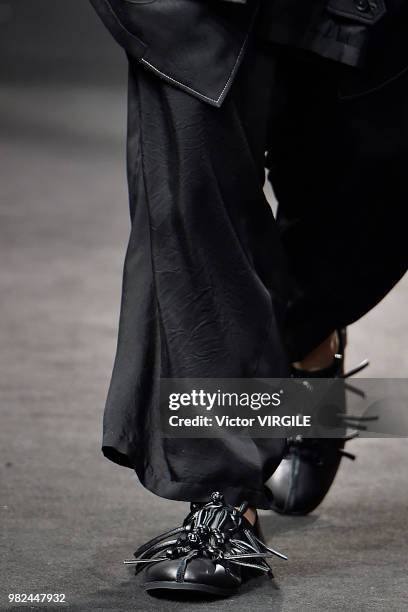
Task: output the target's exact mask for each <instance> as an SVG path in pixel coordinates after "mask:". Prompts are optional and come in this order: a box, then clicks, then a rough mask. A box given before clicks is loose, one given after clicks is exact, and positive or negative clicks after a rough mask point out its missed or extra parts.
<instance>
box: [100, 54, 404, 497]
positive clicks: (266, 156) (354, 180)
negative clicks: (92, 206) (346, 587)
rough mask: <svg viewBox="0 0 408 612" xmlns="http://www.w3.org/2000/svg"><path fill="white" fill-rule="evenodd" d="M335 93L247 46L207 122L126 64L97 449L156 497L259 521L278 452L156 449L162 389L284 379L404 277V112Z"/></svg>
mask: <svg viewBox="0 0 408 612" xmlns="http://www.w3.org/2000/svg"><path fill="white" fill-rule="evenodd" d="M337 84H338V83H337V74H336V71H334V70H333V68H332V65H328V64H327V63H324V62H323V61H317V60H314V61H311V60H309V59H307V58H306V57H293V56H289V55H288V54H285V53H282V52H278V51H277V50H276V49H273V48H266V47H262V46H260V44H258V43H256V42H253V43H252V45H251V46H250V47H249V49H248V51H247V55H246V58H245V59H244V62H243V64H242V66H241V68H240V71H239V73H238V76H237V79H236V82H235V83H234V86H233V88H232V90H231V92H230V94H229V95H228V97H227V99H226V100H225V103H224V104H223V106H222V107H221V108H219V109H217V108H213V107H211V106H208V105H207V104H205V103H203V102H201V101H199V100H197V99H195V98H193V97H191V96H189V95H187V94H186V93H184V92H182V91H180V90H178V89H176V88H174V87H172V86H170V85H168V84H167V83H165V82H163V81H161V80H159V79H158V78H157V77H156V76H155V75H152V74H150V73H148V72H147V71H145V70H143V69H142V68H141V67H139V65H137V64H136V63H134V62H133V61H130V64H129V113H128V179H129V193H130V215H131V223H132V227H131V234H130V240H129V245H128V249H127V253H126V258H125V265H124V277H123V294H122V304H121V315H120V324H119V337H118V346H117V353H116V359H115V364H114V369H113V375H112V380H111V384H110V388H109V393H108V398H107V403H106V408H105V415H104V435H103V452H104V453H105V455H106V456H107V457H108V458H109V459H111V460H113V461H115V462H117V463H119V464H121V465H124V466H127V467H131V468H133V469H135V471H136V473H137V475H138V477H139V479H140V481H141V482H142V483H143V485H145V486H146V487H147V488H148V489H150V490H151V491H153V492H154V493H156V494H158V495H160V496H163V497H167V498H170V499H178V500H186V501H187V500H188V501H200V500H204V499H207V498H208V496H209V494H210V493H211V492H212V491H214V490H222V491H223V492H224V494H225V495H226V498H227V501H228V502H230V503H233V504H237V503H238V502H240V501H242V500H243V499H246V500H248V501H249V502H250V503H251V504H252V505H254V506H257V507H259V508H262V507H263V508H266V507H267V506H268V500H267V497H266V495H265V487H264V483H265V481H266V480H267V479H268V478H269V477H270V475H271V474H272V473H273V471H274V470H275V469H276V467H277V466H278V464H279V463H280V461H281V459H282V454H283V452H284V440H282V439H270V440H265V439H263V440H259V439H251V438H243V437H238V436H235V435H231V436H229V435H228V434H226V437H225V438H222V439H220V438H216V439H192V440H187V439H169V438H163V437H162V436H161V435H160V413H159V382H160V378H161V377H162V378H239V377H244V378H252V377H261V378H273V377H284V376H287V375H288V374H289V364H290V362H291V360H293V359H299V358H301V357H303V356H304V355H306V354H307V352H308V351H310V350H311V349H312V348H314V347H315V346H317V345H318V344H319V343H320V342H321V341H322V340H323V339H324V338H325V337H326V336H327V335H328V334H329V333H330V332H331V331H332V330H333V329H335V328H337V327H341V326H345V325H347V324H348V323H351V322H352V321H354V320H356V319H357V318H358V317H360V316H361V315H362V314H364V313H365V312H367V311H368V310H369V309H370V308H371V307H373V306H374V304H375V303H377V302H378V301H379V300H380V299H381V298H382V297H383V296H384V295H385V293H387V291H389V289H390V288H391V287H392V286H393V284H395V282H396V281H397V280H398V279H399V278H400V277H401V276H402V274H403V273H404V271H405V269H406V264H407V261H406V253H405V250H406V249H405V248H404V247H403V244H404V235H403V234H404V232H403V231H402V229H401V225H400V223H401V224H402V223H403V222H404V220H406V212H405V209H406V206H405V197H404V196H405V191H404V188H403V186H402V185H400V182H399V181H403V180H405V175H404V170H403V167H405V161H406V153H407V145H406V144H405V143H404V142H403V140H402V139H401V138H400V137H398V138H397V133H396V130H397V129H399V128H400V127H401V125H402V123H403V125H404V128H405V133H406V134H407V132H408V124H407V121H408V111H406V110H405V107H404V106H403V104H402V103H401V102H400V101H399V102H398V105H399V117H398V118H397V117H395V116H389V114H388V115H384V114H383V110H384V109H382V110H381V109H379V108H378V105H380V106H381V104H384V105H387V104H388V102H387V100H386V99H384V101H383V102H381V96H382V95H383V94H381V93H380V94H379V95H377V96H376V99H374V98H375V96H374V97H373V96H372V97H371V98H367V99H368V102H367V99H366V102H365V103H364V102H361V101H357V102H354V103H345V102H343V101H342V100H341V99H340V98H339V95H338V88H337ZM396 86H397V87H398V86H399V85H398V84H397V85H396ZM383 93H384V92H383ZM385 98H386V96H385ZM406 98H407V96H406ZM401 122H402V123H401ZM397 143H398V144H397ZM265 166H267V167H268V168H269V176H270V179H271V181H272V184H273V187H274V189H275V193H276V195H277V197H278V200H279V214H278V218H277V220H275V219H274V216H273V214H272V212H271V209H270V207H269V205H268V203H267V201H266V199H265V196H264V193H263V185H264V177H265ZM396 181H397V185H396V184H395V183H396ZM400 187H401V189H400ZM394 189H395V191H394ZM390 233H391V234H392V238H391V235H390Z"/></svg>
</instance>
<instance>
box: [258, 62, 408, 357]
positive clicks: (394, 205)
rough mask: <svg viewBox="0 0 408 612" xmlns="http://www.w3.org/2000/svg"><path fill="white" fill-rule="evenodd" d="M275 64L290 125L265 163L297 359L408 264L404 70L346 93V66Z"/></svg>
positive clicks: (367, 304)
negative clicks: (351, 95) (288, 282)
mask: <svg viewBox="0 0 408 612" xmlns="http://www.w3.org/2000/svg"><path fill="white" fill-rule="evenodd" d="M281 71H283V72H285V74H286V75H287V76H286V77H283V75H282V73H281V76H282V78H287V90H288V99H287V115H286V117H287V118H288V122H287V123H286V126H284V125H281V128H282V130H283V132H282V135H281V145H282V147H281V148H280V149H278V153H277V155H276V157H275V156H273V155H271V156H270V162H271V178H272V181H273V185H274V188H275V191H276V193H277V197H278V199H279V204H280V206H279V212H278V224H279V228H280V232H281V236H282V240H283V242H284V245H285V247H286V251H287V253H288V257H289V260H290V270H291V274H292V277H293V279H294V284H293V287H295V292H294V293H293V295H292V300H291V306H290V309H289V313H288V318H287V327H286V329H287V333H286V338H287V343H288V346H289V347H290V353H291V357H292V360H293V361H295V360H302V359H304V358H305V357H306V356H307V355H308V354H309V353H310V352H311V351H312V350H313V349H315V348H316V347H317V346H318V345H319V344H320V343H321V342H322V341H323V340H325V339H326V338H327V337H328V336H330V334H331V333H332V332H333V331H334V330H336V329H339V328H341V327H345V326H346V325H348V324H350V323H353V322H354V321H356V320H357V319H358V318H360V317H361V316H362V315H364V314H365V313H366V312H368V311H369V310H370V309H371V308H373V306H375V305H376V304H377V303H378V302H379V301H380V300H381V299H382V298H383V297H384V296H385V295H386V294H387V292H388V291H389V290H390V289H391V288H392V287H393V286H394V284H395V283H396V282H397V281H398V280H399V279H400V278H401V276H402V275H403V274H404V273H405V271H406V269H407V263H408V252H407V249H406V247H405V237H404V227H406V221H407V217H408V212H407V206H406V201H407V194H406V193H405V192H406V188H405V185H406V181H405V168H406V159H407V153H408V144H407V143H408V138H407V135H408V134H407V132H408V111H407V98H408V77H407V74H406V73H405V75H403V76H401V77H400V78H399V79H397V80H396V81H394V82H392V83H390V84H388V85H387V86H386V87H384V88H382V89H380V90H378V91H377V92H373V93H371V94H368V95H364V96H362V97H359V98H356V99H351V100H342V99H341V98H340V96H339V86H340V82H341V81H340V79H341V78H343V77H342V72H341V71H340V69H338V70H336V69H335V66H333V65H332V64H330V63H328V62H326V63H325V62H323V61H320V62H319V61H316V62H313V61H310V60H309V61H303V62H302V61H299V60H298V61H292V60H287V62H284V63H283V65H281ZM289 117H290V119H289ZM285 127H286V129H285ZM294 177H296V180H294Z"/></svg>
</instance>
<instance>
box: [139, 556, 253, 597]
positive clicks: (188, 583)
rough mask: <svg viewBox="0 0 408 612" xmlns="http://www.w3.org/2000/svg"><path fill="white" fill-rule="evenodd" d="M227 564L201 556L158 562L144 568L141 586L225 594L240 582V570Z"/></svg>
mask: <svg viewBox="0 0 408 612" xmlns="http://www.w3.org/2000/svg"><path fill="white" fill-rule="evenodd" d="M230 565H231V564H229V563H228V562H223V563H217V562H216V561H212V560H211V559H207V558H204V557H198V558H195V559H189V560H188V561H187V562H185V560H184V559H175V560H168V561H167V560H166V561H160V562H159V563H156V564H154V565H152V566H150V567H148V568H147V569H146V570H145V574H144V587H145V589H146V590H148V591H151V590H155V589H180V590H194V591H202V592H204V593H210V594H214V595H227V594H230V593H232V592H235V591H236V590H237V589H238V588H239V586H240V585H241V576H240V572H239V571H238V570H235V569H231V568H230Z"/></svg>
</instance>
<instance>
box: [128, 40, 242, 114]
mask: <svg viewBox="0 0 408 612" xmlns="http://www.w3.org/2000/svg"><path fill="white" fill-rule="evenodd" d="M248 36H249V34H247V35H246V37H245V40H244V42H243V44H242V47H241V50H240V52H239V54H238V57H237V59H236V60H235V63H234V65H233V67H232V70H231V72H230V75H229V77H228V80H227V82H226V83H225V85H224V87H223V89H222V91H221V93H220V95H219V96H218V98H210V97H209V96H206V95H204V94H203V93H201V92H199V91H197V90H196V89H193V88H192V87H189V86H188V85H186V84H185V83H181V82H180V81H177V79H175V78H173V77H171V76H170V75H168V74H166V73H165V72H162V71H161V70H159V69H158V68H156V66H153V64H151V63H150V62H148V61H147V60H145V59H144V58H143V57H142V58H141V59H140V62H141V63H143V64H146V65H147V66H148V67H149V68H150V69H151V70H153V71H154V72H157V74H160V75H161V76H163V77H164V78H166V79H168V80H169V81H171V82H172V83H176V85H180V87H183V88H184V89H186V90H188V91H191V92H192V93H194V94H197V95H198V96H200V97H201V98H204V99H205V100H209V101H210V102H215V103H218V102H219V101H220V100H221V99H222V97H223V95H224V93H225V90H226V89H227V87H228V85H229V84H230V82H231V80H232V79H233V77H234V73H235V70H236V67H237V65H238V63H239V61H240V59H241V57H242V54H243V52H244V49H245V47H246V43H247V40H248Z"/></svg>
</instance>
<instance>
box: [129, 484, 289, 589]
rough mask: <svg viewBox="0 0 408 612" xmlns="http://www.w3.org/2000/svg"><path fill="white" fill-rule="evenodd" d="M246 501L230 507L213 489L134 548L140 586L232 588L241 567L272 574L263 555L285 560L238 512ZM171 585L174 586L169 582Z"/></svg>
mask: <svg viewBox="0 0 408 612" xmlns="http://www.w3.org/2000/svg"><path fill="white" fill-rule="evenodd" d="M247 508H248V504H247V503H246V502H245V503H243V504H242V505H241V506H240V508H234V507H233V506H229V505H228V504H226V503H225V501H224V498H223V496H222V495H221V494H220V493H218V492H215V493H213V494H212V495H211V499H210V501H209V502H207V503H199V504H192V505H191V511H190V513H189V514H188V516H187V517H186V519H185V520H184V522H183V525H182V526H181V527H178V528H176V529H173V530H171V531H169V532H166V533H164V534H162V535H160V536H158V537H157V538H154V539H153V540H151V541H150V542H148V543H147V544H145V545H143V546H142V547H140V548H139V549H138V550H137V551H136V552H135V554H134V556H135V561H128V562H125V563H131V564H134V565H136V571H140V569H142V568H143V567H145V568H146V571H145V575H144V579H145V585H146V584H149V585H153V586H154V584H159V583H161V584H163V583H165V584H168V583H173V585H175V586H176V585H177V584H178V585H182V584H184V585H185V584H186V583H190V584H192V585H201V586H208V587H211V588H219V589H224V590H226V591H231V590H236V589H237V588H238V587H239V586H240V584H241V582H242V570H243V568H245V569H251V570H256V571H260V572H264V573H266V574H269V575H272V572H271V568H270V566H269V564H268V562H267V559H268V558H270V557H272V556H273V555H276V556H279V557H281V558H284V559H286V557H285V556H284V555H281V554H280V553H278V552H277V551H275V550H273V549H272V548H268V547H267V546H266V545H265V544H264V542H263V541H262V540H261V539H260V538H259V536H260V532H259V529H258V527H257V525H255V526H253V525H251V524H250V523H249V521H247V519H246V518H245V517H244V513H245V511H246V509H247ZM173 588H174V587H173Z"/></svg>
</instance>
